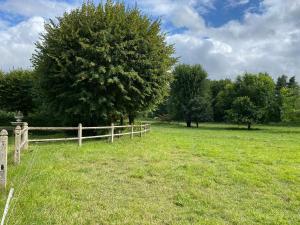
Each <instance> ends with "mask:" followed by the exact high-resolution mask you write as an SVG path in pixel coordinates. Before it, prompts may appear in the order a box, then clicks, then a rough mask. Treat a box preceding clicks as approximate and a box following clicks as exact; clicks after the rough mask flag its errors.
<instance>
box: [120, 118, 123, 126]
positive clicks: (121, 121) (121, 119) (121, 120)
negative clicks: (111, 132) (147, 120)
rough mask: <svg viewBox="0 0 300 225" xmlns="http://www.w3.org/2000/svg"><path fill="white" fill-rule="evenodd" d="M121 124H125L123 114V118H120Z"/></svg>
mask: <svg viewBox="0 0 300 225" xmlns="http://www.w3.org/2000/svg"><path fill="white" fill-rule="evenodd" d="M120 124H121V126H123V125H124V119H123V116H121V118H120Z"/></svg>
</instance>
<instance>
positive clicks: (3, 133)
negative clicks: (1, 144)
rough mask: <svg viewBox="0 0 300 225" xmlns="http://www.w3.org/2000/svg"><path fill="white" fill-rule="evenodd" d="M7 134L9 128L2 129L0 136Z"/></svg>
mask: <svg viewBox="0 0 300 225" xmlns="http://www.w3.org/2000/svg"><path fill="white" fill-rule="evenodd" d="M7 135H8V132H7V130H1V132H0V136H7Z"/></svg>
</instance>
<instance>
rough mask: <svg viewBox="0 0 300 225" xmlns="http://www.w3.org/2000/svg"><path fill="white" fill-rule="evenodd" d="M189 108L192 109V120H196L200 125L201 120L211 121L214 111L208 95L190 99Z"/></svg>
mask: <svg viewBox="0 0 300 225" xmlns="http://www.w3.org/2000/svg"><path fill="white" fill-rule="evenodd" d="M189 108H190V109H191V115H192V121H194V122H196V125H197V127H198V123H199V122H206V121H211V120H212V119H213V118H212V116H213V112H212V107H211V101H210V98H209V97H208V96H205V97H200V96H197V97H195V98H193V99H191V100H190V101H189Z"/></svg>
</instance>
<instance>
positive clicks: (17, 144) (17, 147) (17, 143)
mask: <svg viewBox="0 0 300 225" xmlns="http://www.w3.org/2000/svg"><path fill="white" fill-rule="evenodd" d="M20 147H21V127H20V126H17V127H16V129H15V154H14V162H15V164H19V163H20V154H21V149H20Z"/></svg>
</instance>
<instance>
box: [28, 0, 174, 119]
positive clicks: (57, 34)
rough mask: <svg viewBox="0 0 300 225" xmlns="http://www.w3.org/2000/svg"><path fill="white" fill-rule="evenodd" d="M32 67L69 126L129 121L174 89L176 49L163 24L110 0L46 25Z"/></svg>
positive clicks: (85, 6) (50, 102)
mask: <svg viewBox="0 0 300 225" xmlns="http://www.w3.org/2000/svg"><path fill="white" fill-rule="evenodd" d="M45 30H46V32H45V34H43V35H42V40H41V41H40V42H39V43H37V52H36V54H34V56H33V60H32V61H33V64H34V67H35V68H36V70H37V73H38V75H39V78H40V84H41V87H42V89H43V90H44V97H45V101H46V102H47V104H48V105H49V106H50V107H49V108H50V109H51V110H52V113H53V114H55V115H56V116H57V117H59V118H61V120H62V121H63V122H64V123H68V124H71V123H72V124H76V123H78V122H83V123H85V124H91V125H92V124H98V123H100V122H103V121H107V122H109V121H115V120H117V119H121V120H123V118H124V117H125V116H128V117H129V120H130V123H131V122H133V120H134V117H135V116H136V115H137V114H138V113H139V112H141V111H144V110H152V109H154V108H155V107H156V106H157V105H158V104H159V103H160V102H161V101H162V100H163V98H164V96H165V95H166V94H167V93H168V91H169V82H170V79H171V75H170V73H168V71H169V70H170V69H171V66H172V65H173V64H174V63H175V61H176V60H175V59H174V58H173V57H172V55H173V53H174V47H173V46H172V45H167V44H166V35H165V34H164V33H163V32H162V31H161V25H160V21H159V20H155V21H151V19H150V18H149V17H147V16H145V15H143V14H141V12H140V10H139V9H137V8H126V7H125V4H124V3H119V2H117V3H113V2H112V1H111V0H108V1H106V3H105V4H102V3H101V4H99V5H98V6H96V5H94V4H93V3H90V2H89V3H86V4H83V5H82V7H80V8H78V9H75V10H73V11H71V12H70V13H65V14H64V15H63V16H62V17H59V18H58V20H57V21H55V22H54V21H52V20H50V22H49V23H47V24H46V25H45Z"/></svg>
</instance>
